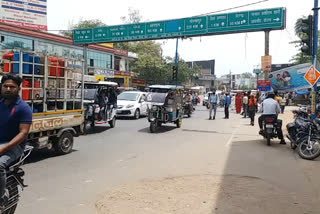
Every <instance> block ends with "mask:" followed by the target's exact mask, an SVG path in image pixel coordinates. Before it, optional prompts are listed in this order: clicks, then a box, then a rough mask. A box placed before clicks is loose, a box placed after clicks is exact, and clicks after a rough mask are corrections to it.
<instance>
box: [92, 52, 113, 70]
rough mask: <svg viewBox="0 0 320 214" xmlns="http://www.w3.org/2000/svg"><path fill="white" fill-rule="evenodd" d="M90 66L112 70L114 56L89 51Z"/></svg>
mask: <svg viewBox="0 0 320 214" xmlns="http://www.w3.org/2000/svg"><path fill="white" fill-rule="evenodd" d="M88 64H89V65H90V66H91V67H97V68H112V55H111V54H108V53H101V52H96V51H88Z"/></svg>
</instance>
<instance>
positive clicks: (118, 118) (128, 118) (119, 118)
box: [117, 116, 147, 120]
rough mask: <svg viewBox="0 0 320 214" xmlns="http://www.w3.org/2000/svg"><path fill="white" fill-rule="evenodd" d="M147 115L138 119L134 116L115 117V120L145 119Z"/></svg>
mask: <svg viewBox="0 0 320 214" xmlns="http://www.w3.org/2000/svg"><path fill="white" fill-rule="evenodd" d="M146 117H147V116H140V118H139V119H136V118H134V117H117V120H142V119H145V118H146Z"/></svg>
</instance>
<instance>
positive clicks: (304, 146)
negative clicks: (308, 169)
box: [298, 138, 320, 160]
mask: <svg viewBox="0 0 320 214" xmlns="http://www.w3.org/2000/svg"><path fill="white" fill-rule="evenodd" d="M310 141H311V144H312V149H310V150H309V149H308V139H307V138H306V139H303V141H302V142H301V143H300V144H299V145H298V154H299V156H300V157H301V158H302V159H306V160H314V159H316V158H317V157H319V156H320V139H315V138H312V139H311V140H310Z"/></svg>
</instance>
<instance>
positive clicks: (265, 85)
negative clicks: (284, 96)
mask: <svg viewBox="0 0 320 214" xmlns="http://www.w3.org/2000/svg"><path fill="white" fill-rule="evenodd" d="M257 88H258V90H259V91H271V81H270V80H258V81H257Z"/></svg>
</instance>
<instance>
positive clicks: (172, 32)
mask: <svg viewBox="0 0 320 214" xmlns="http://www.w3.org/2000/svg"><path fill="white" fill-rule="evenodd" d="M285 23H286V13H285V8H272V9H263V10H253V11H243V12H236V13H225V14H216V15H208V16H199V17H192V18H184V19H175V20H166V21H158V22H146V23H138V24H129V25H117V26H106V27H98V28H91V29H78V30H74V31H73V40H74V43H75V44H88V43H102V42H127V41H137V40H150V39H153V40H154V39H165V38H177V37H184V36H186V37H192V36H206V35H214V34H227V33H240V32H252V31H263V30H280V29H284V28H285Z"/></svg>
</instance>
